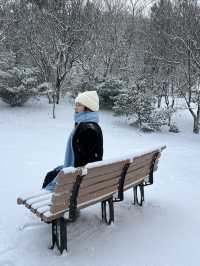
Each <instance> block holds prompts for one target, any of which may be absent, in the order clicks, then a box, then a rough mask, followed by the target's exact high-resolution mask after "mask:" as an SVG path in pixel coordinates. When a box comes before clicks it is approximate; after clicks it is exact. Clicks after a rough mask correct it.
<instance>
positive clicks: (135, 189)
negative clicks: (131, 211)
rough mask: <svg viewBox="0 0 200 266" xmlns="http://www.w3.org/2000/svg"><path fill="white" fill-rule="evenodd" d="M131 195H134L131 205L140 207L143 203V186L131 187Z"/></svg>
mask: <svg viewBox="0 0 200 266" xmlns="http://www.w3.org/2000/svg"><path fill="white" fill-rule="evenodd" d="M138 188H139V193H140V200H139V198H138ZM133 195H134V201H133V204H134V205H136V204H137V205H138V206H142V205H143V202H144V186H143V184H141V185H137V186H135V187H133Z"/></svg>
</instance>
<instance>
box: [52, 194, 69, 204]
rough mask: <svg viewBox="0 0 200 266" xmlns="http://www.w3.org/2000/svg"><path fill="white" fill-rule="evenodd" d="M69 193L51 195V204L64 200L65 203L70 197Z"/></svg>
mask: <svg viewBox="0 0 200 266" xmlns="http://www.w3.org/2000/svg"><path fill="white" fill-rule="evenodd" d="M70 195H71V193H62V194H54V195H53V196H52V204H53V205H60V204H62V203H63V202H65V204H67V202H68V201H69V199H70Z"/></svg>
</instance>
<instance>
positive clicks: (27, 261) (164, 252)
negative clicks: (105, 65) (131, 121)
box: [0, 100, 200, 266]
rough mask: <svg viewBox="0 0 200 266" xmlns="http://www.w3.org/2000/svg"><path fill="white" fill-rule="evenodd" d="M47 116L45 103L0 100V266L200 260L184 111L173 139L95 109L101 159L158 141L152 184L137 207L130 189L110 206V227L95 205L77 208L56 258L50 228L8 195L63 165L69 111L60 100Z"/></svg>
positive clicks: (192, 152)
mask: <svg viewBox="0 0 200 266" xmlns="http://www.w3.org/2000/svg"><path fill="white" fill-rule="evenodd" d="M56 115H57V118H56V119H55V120H53V119H52V114H51V106H50V105H48V103H47V101H46V100H42V101H41V102H35V101H32V102H29V103H27V105H26V106H24V107H23V108H10V107H9V106H7V105H6V104H4V103H2V102H0V162H1V163H0V165H1V177H0V181H1V182H0V184H1V185H0V266H13V265H15V266H42V265H48V266H58V265H59V266H64V265H66V266H68V265H72V266H75V265H81V266H84V265H87V266H96V265H97V266H98V265H106V266H118V265H120V266H121V265H125V266H128V265H131V266H133V265H136V266H161V265H162V266H190V265H192V266H193V265H199V261H200V250H199V243H200V236H199V227H200V135H194V134H192V132H191V131H192V120H191V116H190V114H189V113H187V112H186V111H182V112H181V113H178V114H177V123H178V126H179V128H180V129H181V132H180V133H179V134H174V133H169V132H167V131H163V132H160V133H153V134H145V133H141V132H139V131H138V130H136V129H134V128H132V127H130V126H128V125H126V124H125V123H124V122H123V121H122V120H120V119H117V118H114V117H112V114H111V112H108V111H102V112H101V114H100V115H101V127H102V130H103V134H104V158H114V157H116V156H121V155H123V154H126V153H131V152H135V151H136V152H140V151H142V150H147V149H151V148H152V147H157V146H160V145H163V144H166V145H167V149H166V150H165V151H164V152H163V156H162V157H161V160H160V165H159V169H158V171H157V172H156V175H155V184H154V185H153V186H151V187H147V188H146V190H145V199H146V201H145V204H144V206H143V208H139V207H135V206H133V205H132V191H128V192H127V193H126V197H125V200H124V201H123V202H121V203H118V204H116V205H115V223H114V225H111V226H107V225H105V224H103V223H102V222H101V213H100V205H96V206H93V207H91V208H87V209H85V210H82V212H81V216H80V218H79V219H78V221H77V222H76V223H74V224H70V225H69V227H68V239H69V242H68V246H69V251H68V253H65V254H64V255H62V256H58V252H56V250H54V251H51V250H49V249H48V245H49V244H50V240H51V226H50V225H47V224H44V223H41V222H40V220H39V219H37V218H36V217H34V215H32V214H31V213H30V212H29V211H28V210H27V209H25V208H24V207H22V206H18V205H17V204H16V198H17V197H18V196H19V195H20V194H23V193H26V192H27V191H30V190H33V191H35V190H38V189H40V187H41V184H42V181H43V178H44V175H45V173H46V172H47V171H48V170H50V169H52V168H53V167H55V166H57V165H59V164H60V163H62V162H63V157H64V151H65V144H66V140H67V137H68V135H69V133H70V131H71V129H72V127H73V108H72V106H71V104H70V103H68V102H67V101H66V102H63V103H62V104H61V105H59V106H57V109H56Z"/></svg>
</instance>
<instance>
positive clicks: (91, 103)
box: [75, 91, 99, 112]
mask: <svg viewBox="0 0 200 266" xmlns="http://www.w3.org/2000/svg"><path fill="white" fill-rule="evenodd" d="M75 103H80V104H82V105H84V106H85V107H87V108H88V109H90V110H91V111H94V112H95V111H99V96H98V94H97V92H96V91H85V92H83V93H79V94H78V96H77V97H76V99H75Z"/></svg>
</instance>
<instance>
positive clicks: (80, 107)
mask: <svg viewBox="0 0 200 266" xmlns="http://www.w3.org/2000/svg"><path fill="white" fill-rule="evenodd" d="M74 109H75V113H80V112H84V111H85V106H84V105H82V104H80V103H76V104H75V108H74Z"/></svg>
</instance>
